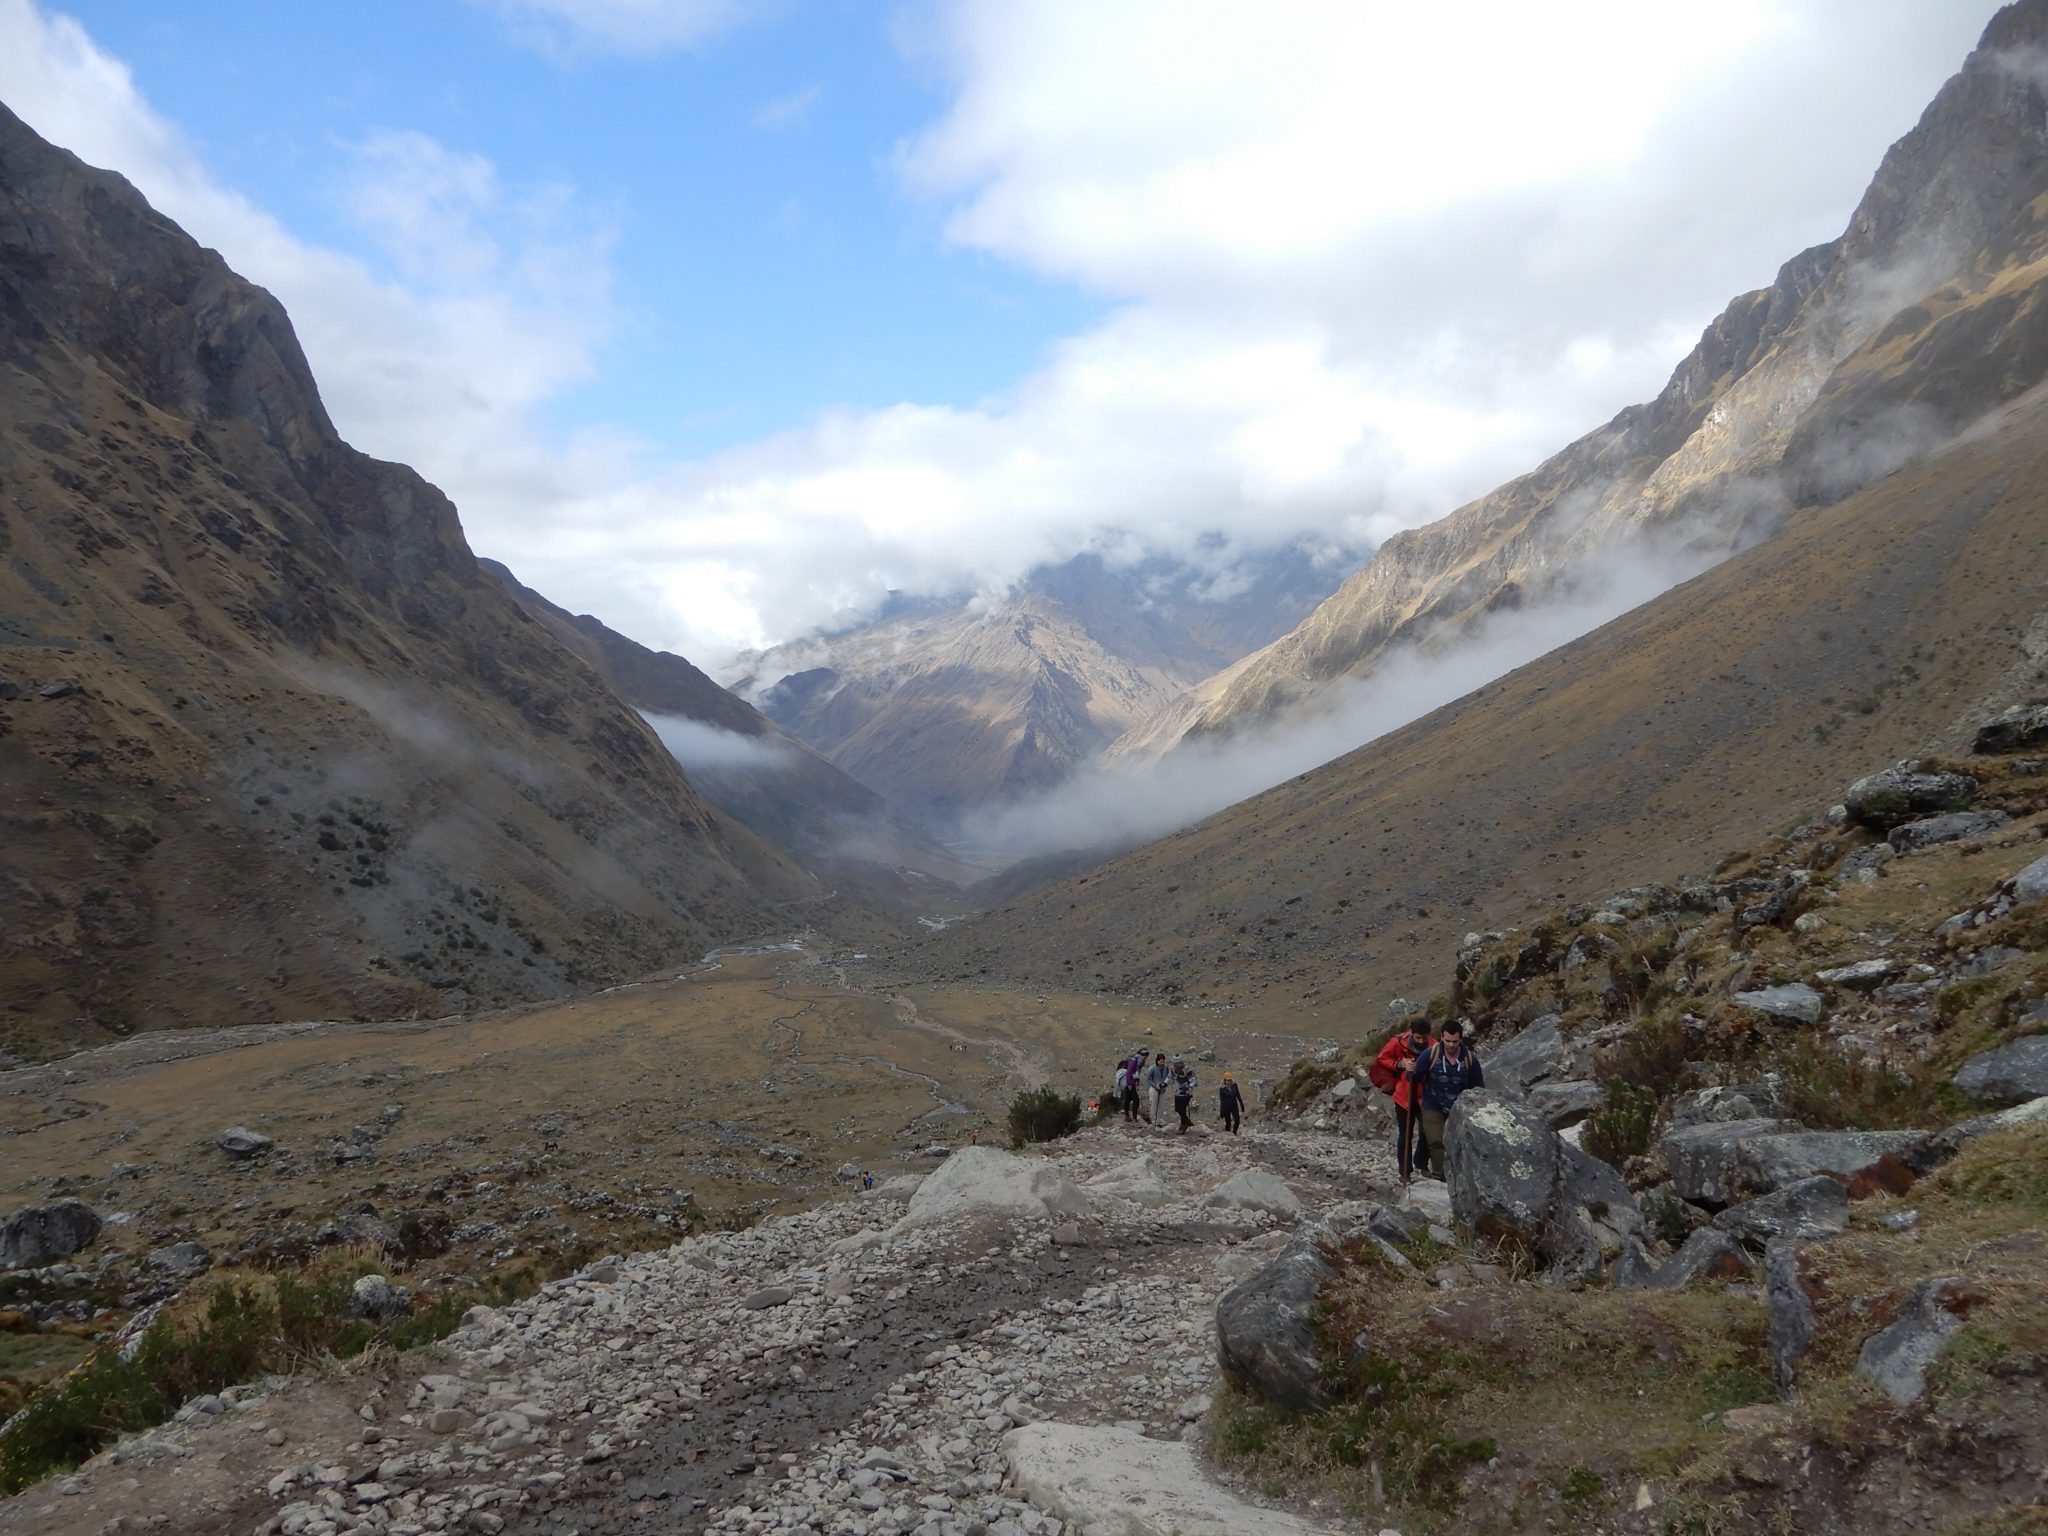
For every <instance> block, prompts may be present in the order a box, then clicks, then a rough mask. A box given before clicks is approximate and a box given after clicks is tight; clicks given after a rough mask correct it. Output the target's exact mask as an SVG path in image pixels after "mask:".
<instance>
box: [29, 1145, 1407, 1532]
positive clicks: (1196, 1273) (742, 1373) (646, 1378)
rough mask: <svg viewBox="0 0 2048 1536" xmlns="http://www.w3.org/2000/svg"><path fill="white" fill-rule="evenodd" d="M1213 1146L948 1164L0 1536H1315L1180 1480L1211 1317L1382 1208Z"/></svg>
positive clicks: (143, 1447) (163, 1448)
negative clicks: (1318, 1243)
mask: <svg viewBox="0 0 2048 1536" xmlns="http://www.w3.org/2000/svg"><path fill="white" fill-rule="evenodd" d="M1207 1129H1208V1128H1207V1127H1201V1128H1199V1130H1198V1133H1197V1134H1194V1135H1191V1136H1187V1137H1179V1136H1174V1135H1170V1134H1163V1133H1156V1132H1153V1131H1151V1130H1149V1129H1148V1128H1145V1127H1142V1126H1138V1127H1132V1126H1128V1125H1125V1124H1123V1123H1122V1122H1120V1121H1109V1122H1106V1123H1104V1124H1103V1125H1101V1126H1099V1127H1095V1128H1092V1129H1089V1130H1087V1131H1084V1132H1082V1133H1081V1134H1080V1135H1078V1136H1076V1137H1074V1138H1072V1139H1070V1140H1068V1141H1065V1142H1062V1143H1060V1144H1059V1145H1058V1148H1057V1149H1056V1150H1054V1151H1050V1152H1044V1153H1040V1152H1031V1153H1026V1154H1022V1155H1016V1156H1013V1155H1011V1154H1007V1153H1001V1152H997V1151H994V1150H993V1149H990V1148H982V1147H971V1148H965V1149H961V1150H960V1151H957V1152H955V1153H954V1154H953V1155H952V1156H951V1157H950V1158H948V1159H947V1160H946V1161H945V1162H943V1163H940V1164H938V1165H937V1168H936V1170H935V1171H934V1172H933V1173H931V1174H929V1175H926V1176H923V1177H922V1178H919V1177H918V1176H914V1175H906V1176H900V1177H898V1178H895V1179H891V1180H888V1181H886V1182H885V1183H884V1184H883V1186H882V1187H881V1188H879V1189H877V1190H876V1191H873V1192H871V1193H868V1194H865V1195H858V1196H854V1195H849V1196H848V1197H846V1198H840V1199H834V1200H829V1201H827V1202H826V1203H823V1204H821V1205H819V1206H817V1207H815V1208H813V1209H811V1210H808V1211H804V1212H801V1213H798V1214H795V1215H791V1216H786V1217H778V1218H772V1219H769V1220H767V1221H764V1222H762V1223H760V1224H758V1225H757V1226H754V1227H752V1228H750V1229H748V1230H745V1231H740V1232H728V1233H718V1234H707V1235H704V1236H699V1237H694V1238H691V1239H689V1240H687V1241H685V1242H682V1243H680V1244H678V1245H676V1246H675V1247H672V1248H670V1249H667V1250H665V1251H661V1252H653V1253H644V1254H638V1255H634V1256H631V1257H627V1258H614V1259H606V1260H603V1261H600V1262H598V1263H596V1264H594V1265H591V1266H589V1267H587V1268H586V1269H585V1270H583V1271H582V1272H580V1273H579V1274H577V1275H574V1276H571V1277H568V1278H566V1279H563V1280H560V1281H557V1282H554V1283H552V1284H550V1285H549V1286H547V1287H545V1288H544V1289H543V1290H542V1291H541V1292H540V1293H539V1294H538V1295H536V1296H535V1297H533V1298H532V1299H531V1300H529V1301H526V1302H523V1303H519V1304H517V1305H514V1306H510V1307H507V1308H505V1309H502V1310H497V1311H492V1310H487V1309H479V1310H478V1311H476V1312H475V1313H473V1314H472V1315H471V1317H470V1319H469V1320H468V1321H467V1322H466V1323H465V1325H464V1326H463V1328H462V1329H461V1330H460V1331H458V1332H457V1333H456V1334H455V1335H454V1336H453V1337H452V1338H450V1339H449V1340H448V1341H447V1342H446V1343H445V1344H444V1345H442V1346H440V1347H438V1348H437V1349H436V1350H432V1351H426V1352H422V1353H419V1354H415V1355H410V1356H403V1357H398V1358H397V1359H393V1358H390V1357H385V1358H384V1359H383V1360H381V1361H373V1362H370V1363H368V1364H364V1365H360V1366H357V1367H354V1368H351V1369H350V1370H348V1371H346V1372H342V1373H332V1374H327V1375H318V1374H316V1375H311V1376H305V1377H297V1378H291V1379H287V1380H273V1381H271V1382H268V1383H263V1384H259V1385H257V1386H253V1387H250V1388H245V1389H240V1390H237V1391H234V1392H232V1393H229V1394H223V1395H222V1397H220V1398H216V1399H209V1400H202V1401H200V1402H199V1403H197V1404H193V1405H189V1406H188V1407H187V1409H186V1410H185V1411H184V1412H183V1413H181V1415H180V1417H179V1419H178V1421H176V1422H174V1423H172V1424H169V1425H166V1426H163V1427H162V1428H160V1429H158V1430H155V1431H151V1432H150V1433H148V1434H145V1435H141V1436H137V1437H134V1438H132V1439H130V1440H128V1441H125V1442H123V1444H122V1445H120V1446H118V1447H116V1448H115V1449H113V1450H112V1451H110V1452H108V1453H106V1454H105V1455H103V1456H102V1457H100V1458H99V1459H98V1460H96V1461H94V1462H92V1463H90V1464H88V1465H87V1466H86V1467H84V1468H82V1469H81V1470H80V1471H79V1472H78V1473H76V1474H75V1475H73V1476H71V1477H67V1478H62V1479H58V1480H55V1481H53V1482H52V1483H49V1484H45V1485H42V1486H39V1487H37V1488H35V1489H33V1490H31V1491H29V1492H28V1493H26V1494H24V1495H22V1496H20V1497H18V1498H17V1499H15V1500H13V1501H12V1502H11V1503H9V1504H6V1505H4V1506H0V1532H6V1533H9V1536H17V1533H19V1536H31V1533H34V1536H44V1533H56V1532H74V1531H92V1532H106V1533H110V1536H111V1533H117V1532H126V1531H149V1530H160V1531H176V1532H179V1533H192V1536H202V1533H214V1532H219V1533H229V1532H232V1533H237V1536H340V1533H356V1536H371V1533H378V1536H411V1533H423V1532H428V1531H481V1532H500V1533H522V1536H523V1533H532V1536H568V1533H577V1536H600V1533H612V1532H620V1533H623V1532H637V1531H661V1532H695V1531H715V1532H734V1533H738V1532H749V1533H769V1532H786V1533H797V1532H812V1531H820V1532H834V1533H841V1536H881V1533H907V1532H917V1533H923V1536H967V1533H983V1532H986V1533H993V1536H1067V1533H1076V1536H1078V1533H1081V1532H1084V1531H1085V1532H1097V1531H1101V1532H1124V1531H1130V1532H1141V1531H1151V1530H1166V1529H1173V1530H1177V1531H1181V1532H1186V1533H1195V1532H1200V1531H1215V1532H1219V1533H1220V1532H1224V1531H1233V1532H1261V1531H1271V1532H1286V1533H1292V1532H1301V1531H1307V1530H1308V1529H1310V1528H1309V1527H1307V1526H1304V1525H1302V1524H1301V1523H1300V1522H1299V1520H1297V1519H1296V1518H1295V1517H1293V1516H1291V1515H1287V1514H1284V1513H1282V1512H1279V1511H1275V1510H1269V1509H1264V1508H1261V1507H1259V1506H1257V1505H1255V1504H1252V1503H1248V1502H1244V1501H1243V1500H1242V1498H1241V1497H1240V1496H1239V1495H1237V1494H1234V1493H1232V1492H1230V1491H1227V1490H1225V1489H1223V1488H1221V1487H1220V1486H1218V1485H1216V1484H1215V1483H1214V1482H1213V1480H1212V1475H1211V1474H1209V1473H1207V1472H1206V1471H1198V1470H1197V1469H1196V1464H1195V1462H1194V1459H1193V1458H1192V1456H1191V1455H1190V1454H1189V1448H1188V1445H1187V1444H1186V1442H1187V1441H1189V1440H1191V1439H1192V1438H1193V1437H1194V1436H1195V1435H1196V1434H1197V1433H1198V1430H1197V1428H1196V1425H1197V1423H1198V1421H1199V1420H1200V1419H1201V1418H1202V1416H1203V1414H1204V1413H1205V1412H1206V1410H1207V1408H1208V1405H1209V1397H1208V1394H1209V1392H1210V1389H1211V1388H1212V1386H1213V1384H1214V1381H1215V1376H1216V1371H1217V1364H1216V1343H1215V1338H1216V1335H1215V1307H1216V1302H1217V1299H1218V1297H1219V1296H1220V1295H1221V1294H1222V1293H1223V1292H1224V1291H1225V1290H1227V1289H1228V1288H1229V1287H1230V1286H1231V1285H1232V1284H1234V1283H1235V1282H1236V1281H1237V1280H1239V1279H1242V1278H1243V1277H1244V1276H1245V1275H1247V1274H1249V1273H1251V1272H1252V1271H1253V1270H1254V1269H1256V1268H1258V1267H1259V1266H1260V1265H1262V1264H1263V1263H1265V1262H1266V1261H1267V1260H1268V1259H1270V1258H1271V1257H1272V1256H1273V1254H1275V1253H1276V1252H1278V1251H1279V1249H1280V1248H1281V1247H1282V1246H1284V1244H1285V1243H1286V1241H1287V1239H1288V1238H1289V1237H1290V1236H1291V1235H1292V1234H1293V1232H1294V1231H1295V1229H1296V1227H1297V1226H1298V1224H1299V1223H1301V1222H1302V1221H1303V1220H1305V1219H1308V1218H1310V1217H1311V1216H1331V1217H1335V1216H1341V1215H1342V1214H1343V1213H1344V1210H1345V1208H1346V1207H1355V1208H1356V1209H1359V1210H1362V1209H1363V1208H1364V1207H1363V1206H1361V1205H1358V1202H1360V1201H1361V1200H1362V1199H1363V1198H1364V1197H1367V1196H1369V1195H1370V1194H1372V1193H1373V1192H1375V1191H1378V1192H1379V1193H1381V1194H1382V1195H1384V1194H1385V1193H1386V1192H1387V1190H1388V1186H1389V1185H1390V1184H1391V1158H1390V1156H1389V1155H1388V1154H1387V1153H1386V1152H1385V1151H1384V1150H1383V1149H1382V1148H1380V1147H1379V1146H1378V1145H1377V1144H1376V1143H1374V1144H1367V1143H1365V1142H1362V1141H1358V1140H1351V1139H1346V1138H1342V1137H1332V1136H1328V1135H1318V1134H1313V1133H1310V1132H1305V1131H1297V1130H1293V1129H1286V1128H1280V1127H1277V1126H1274V1125H1259V1126H1255V1127H1254V1128H1252V1129H1251V1130H1250V1131H1249V1132H1248V1133H1247V1134H1246V1135H1245V1136H1243V1137H1240V1138H1232V1137H1227V1136H1223V1135H1220V1134H1208V1133H1207ZM1368 1203H1369V1202H1368ZM1105 1468H1110V1469H1113V1470H1114V1476H1113V1479H1112V1481H1113V1483H1114V1487H1110V1486H1107V1485H1105V1484H1104V1483H1103V1481H1102V1479H1103V1476H1104V1469H1105ZM1327 1528H1328V1529H1332V1530H1336V1529H1342V1528H1345V1527H1343V1526H1341V1525H1340V1524H1337V1523H1335V1522H1333V1523H1331V1524H1330V1525H1329V1526H1328V1527H1327Z"/></svg>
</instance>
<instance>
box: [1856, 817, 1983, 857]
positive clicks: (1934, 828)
mask: <svg viewBox="0 0 2048 1536" xmlns="http://www.w3.org/2000/svg"><path fill="white" fill-rule="evenodd" d="M2011 825H2012V817H2010V816H2008V815H2007V814H2006V813H2005V812H2004V811H1951V812H1949V814H1948V815H1946V816H1928V817H1924V818H1922V819H1921V820H1919V821H1909V822H1907V823H1906V824H1905V825H1904V826H1898V827H1893V828H1892V830H1891V833H1890V835H1889V836H1888V837H1887V838H1886V839H1885V841H1886V842H1888V843H1890V844H1891V846H1892V851H1893V852H1895V853H1918V852H1920V851H1921V850H1922V849H1924V848H1934V847H1938V846H1940V845H1941V844H1942V843H1959V842H1961V841H1962V840H1963V839H1964V838H1966V837H1982V836H1984V834H1985V833H1987V832H1996V831H1998V830H1999V829H2000V828H2001V827H2009V826H2011Z"/></svg>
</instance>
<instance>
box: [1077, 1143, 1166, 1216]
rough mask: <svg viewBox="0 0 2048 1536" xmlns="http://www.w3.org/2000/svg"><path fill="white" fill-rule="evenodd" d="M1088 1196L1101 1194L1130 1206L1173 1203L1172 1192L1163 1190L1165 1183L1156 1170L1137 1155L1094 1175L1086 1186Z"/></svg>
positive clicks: (1147, 1158)
mask: <svg viewBox="0 0 2048 1536" xmlns="http://www.w3.org/2000/svg"><path fill="white" fill-rule="evenodd" d="M1086 1188H1087V1190H1088V1192H1089V1193H1090V1194H1091V1195H1103V1196H1106V1197H1108V1198H1109V1199H1112V1200H1127V1201H1129V1202H1130V1203H1131V1204H1132V1205H1142V1206H1146V1207H1148V1208H1150V1209H1155V1210H1156V1209H1157V1208H1158V1207H1160V1206H1162V1205H1170V1204H1172V1203H1173V1193H1172V1191H1171V1190H1169V1189H1168V1188H1167V1187H1166V1181H1165V1180H1164V1179H1162V1178H1161V1177H1160V1176H1159V1169H1158V1167H1157V1165H1155V1164H1154V1163H1153V1161H1152V1159H1151V1158H1149V1157H1146V1156H1143V1155H1140V1156H1138V1157H1134V1158H1131V1159H1130V1160H1129V1161H1128V1162H1122V1163H1118V1164H1117V1165H1116V1166H1115V1167H1114V1168H1111V1169H1109V1170H1108V1171H1106V1172H1104V1173H1100V1174H1097V1175H1096V1176H1095V1177H1094V1178H1092V1179H1090V1180H1089V1181H1088V1183H1087V1186H1086Z"/></svg>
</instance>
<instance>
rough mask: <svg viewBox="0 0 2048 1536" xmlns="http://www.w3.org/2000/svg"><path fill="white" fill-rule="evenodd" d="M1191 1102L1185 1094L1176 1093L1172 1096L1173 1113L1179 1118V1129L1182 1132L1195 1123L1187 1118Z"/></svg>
mask: <svg viewBox="0 0 2048 1536" xmlns="http://www.w3.org/2000/svg"><path fill="white" fill-rule="evenodd" d="M1193 1102H1194V1100H1193V1099H1192V1098H1189V1097H1188V1096H1186V1095H1185V1094H1178V1093H1177V1094H1175V1095H1174V1096H1173V1112H1174V1113H1175V1114H1176V1115H1179V1116H1180V1128H1181V1129H1182V1130H1186V1129H1187V1128H1188V1127H1189V1126H1191V1125H1193V1124H1194V1123H1195V1122H1194V1121H1192V1120H1190V1119H1189V1118H1188V1105H1190V1104H1192V1103H1193Z"/></svg>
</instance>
